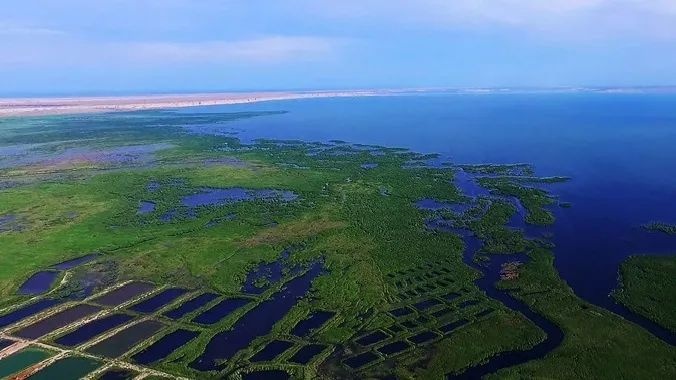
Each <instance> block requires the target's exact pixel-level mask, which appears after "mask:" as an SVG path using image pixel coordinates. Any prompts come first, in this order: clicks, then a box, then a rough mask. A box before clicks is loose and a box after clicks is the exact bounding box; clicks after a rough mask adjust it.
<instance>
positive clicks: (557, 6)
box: [296, 0, 676, 38]
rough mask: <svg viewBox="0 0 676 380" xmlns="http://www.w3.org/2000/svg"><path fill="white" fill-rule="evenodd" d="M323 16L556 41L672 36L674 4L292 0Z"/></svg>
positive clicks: (645, 0)
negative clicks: (515, 32) (536, 36)
mask: <svg viewBox="0 0 676 380" xmlns="http://www.w3.org/2000/svg"><path fill="white" fill-rule="evenodd" d="M300 4H302V6H303V7H306V8H307V9H311V10H312V12H314V13H315V14H318V15H322V16H323V17H329V18H343V19H359V20H362V21H363V20H379V21H389V22H390V23H392V24H393V25H398V24H399V25H401V24H403V25H407V26H415V27H418V28H455V29H466V28H470V29H484V28H496V27H497V28H506V29H513V30H521V31H525V32H534V33H545V34H551V35H555V36H563V37H573V38H590V37H604V38H613V37H625V36H632V35H635V36H639V37H654V38H675V37H676V0H416V1H407V0H400V1H396V0H341V1H339V2H337V1H336V2H334V1H329V0H323V1H322V0H320V1H316V0H296V6H301V5H300Z"/></svg>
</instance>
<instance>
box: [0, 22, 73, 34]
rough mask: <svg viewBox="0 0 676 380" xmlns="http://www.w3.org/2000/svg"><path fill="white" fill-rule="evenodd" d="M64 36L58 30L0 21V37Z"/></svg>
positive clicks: (62, 32)
mask: <svg viewBox="0 0 676 380" xmlns="http://www.w3.org/2000/svg"><path fill="white" fill-rule="evenodd" d="M64 34H66V33H65V32H64V31H62V30H58V29H50V28H45V27H35V26H30V25H20V24H16V23H12V22H8V21H0V36H5V37H21V36H60V35H64Z"/></svg>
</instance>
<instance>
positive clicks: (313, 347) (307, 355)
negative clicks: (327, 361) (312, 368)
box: [289, 344, 326, 364]
mask: <svg viewBox="0 0 676 380" xmlns="http://www.w3.org/2000/svg"><path fill="white" fill-rule="evenodd" d="M325 348H326V346H324V345H322V344H308V345H307V346H303V347H302V348H301V349H300V350H298V352H296V353H295V354H293V356H291V358H289V361H290V362H292V363H297V364H307V363H309V362H310V361H312V359H314V357H315V356H317V355H319V354H321V353H322V351H324V349H325Z"/></svg>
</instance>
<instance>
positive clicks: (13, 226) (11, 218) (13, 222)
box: [0, 214, 26, 233]
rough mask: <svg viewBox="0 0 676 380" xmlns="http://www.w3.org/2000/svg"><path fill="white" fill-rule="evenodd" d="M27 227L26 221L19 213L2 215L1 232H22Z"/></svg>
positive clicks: (0, 216) (0, 220)
mask: <svg viewBox="0 0 676 380" xmlns="http://www.w3.org/2000/svg"><path fill="white" fill-rule="evenodd" d="M25 229H26V223H25V222H24V221H23V220H22V219H21V218H20V217H19V216H17V215H14V214H5V215H0V233H3V232H20V231H23V230H25Z"/></svg>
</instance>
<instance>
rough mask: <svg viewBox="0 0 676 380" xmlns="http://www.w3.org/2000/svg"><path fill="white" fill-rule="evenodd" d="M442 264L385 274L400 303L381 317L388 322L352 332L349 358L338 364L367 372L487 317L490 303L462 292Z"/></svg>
mask: <svg viewBox="0 0 676 380" xmlns="http://www.w3.org/2000/svg"><path fill="white" fill-rule="evenodd" d="M447 264H448V263H447V262H444V261H440V262H436V263H427V264H424V265H421V266H419V267H414V268H410V269H407V270H403V271H399V272H395V273H390V274H388V275H387V276H388V277H389V280H390V282H391V283H392V285H393V288H394V289H396V290H397V291H398V293H397V298H398V299H399V302H396V303H395V304H393V305H392V306H391V309H390V310H388V311H385V312H382V313H380V314H383V313H384V314H385V315H386V316H387V317H388V319H389V320H391V321H392V322H391V324H390V325H389V326H385V327H383V328H379V329H375V330H371V331H364V332H362V333H360V334H357V335H356V336H355V338H354V340H353V342H352V344H351V346H350V347H352V350H351V351H352V354H351V355H350V356H348V357H345V358H343V359H342V363H343V364H344V365H345V366H347V367H348V368H351V369H353V370H359V371H361V370H364V369H368V368H370V367H371V366H373V365H376V364H378V363H383V362H384V361H385V360H389V359H391V358H394V357H397V356H399V355H405V354H406V353H408V352H411V351H412V350H413V349H414V348H415V347H419V346H425V345H428V344H431V343H433V342H436V341H439V340H440V339H443V338H444V337H445V336H449V335H451V334H453V333H455V332H456V331H457V330H458V329H460V328H462V327H465V326H467V325H469V324H471V323H474V322H476V321H479V320H482V319H484V318H489V317H490V315H491V314H493V312H494V311H495V304H494V301H492V300H490V299H489V298H487V297H486V296H485V295H483V294H481V293H479V292H478V291H475V290H469V289H465V288H462V287H461V286H460V285H459V284H461V283H463V282H464V281H458V280H457V279H454V278H453V276H452V275H451V273H452V270H451V269H450V268H448V267H447ZM377 317H378V314H377V315H376V316H374V318H377Z"/></svg>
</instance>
